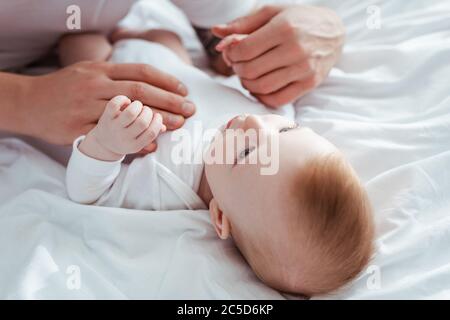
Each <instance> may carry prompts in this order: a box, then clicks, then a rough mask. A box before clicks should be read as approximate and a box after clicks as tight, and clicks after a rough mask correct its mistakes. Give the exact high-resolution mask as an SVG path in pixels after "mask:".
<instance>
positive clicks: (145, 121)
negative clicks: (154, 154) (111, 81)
mask: <svg viewBox="0 0 450 320" xmlns="http://www.w3.org/2000/svg"><path fill="white" fill-rule="evenodd" d="M164 131H166V126H165V125H164V124H163V122H162V117H161V115H160V114H159V113H153V111H152V110H151V109H150V108H149V107H147V106H144V105H142V103H141V102H140V101H134V102H131V101H130V99H128V98H127V97H125V96H117V97H115V98H113V99H112V100H111V101H109V102H108V104H107V105H106V108H105V111H104V112H103V114H102V116H101V117H100V120H99V121H98V124H97V126H96V127H95V128H94V129H93V130H92V131H91V132H90V133H89V134H88V136H87V137H86V139H85V140H84V141H83V143H82V144H80V151H81V152H83V153H86V154H87V155H88V156H91V157H94V158H97V159H100V160H106V161H114V160H119V159H120V158H121V157H123V156H124V155H127V154H132V153H137V152H139V151H141V150H142V149H143V148H145V147H147V146H148V145H149V144H150V143H151V142H153V141H154V140H155V139H156V138H157V137H158V135H159V134H160V133H162V132H164ZM86 140H88V141H86ZM94 140H95V141H94ZM94 149H97V150H94Z"/></svg>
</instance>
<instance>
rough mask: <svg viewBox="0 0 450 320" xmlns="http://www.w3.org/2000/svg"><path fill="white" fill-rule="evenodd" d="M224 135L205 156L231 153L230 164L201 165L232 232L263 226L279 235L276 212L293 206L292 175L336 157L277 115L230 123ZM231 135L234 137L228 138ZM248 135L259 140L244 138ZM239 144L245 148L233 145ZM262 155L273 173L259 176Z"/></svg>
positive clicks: (323, 142)
mask: <svg viewBox="0 0 450 320" xmlns="http://www.w3.org/2000/svg"><path fill="white" fill-rule="evenodd" d="M226 129H227V130H223V131H222V132H221V133H220V136H216V139H214V141H213V143H212V144H211V147H210V149H209V152H208V153H210V154H211V153H215V154H217V150H222V151H223V152H224V154H226V155H227V156H229V154H230V153H231V154H232V156H231V157H229V159H231V161H225V163H224V164H214V163H212V164H211V163H208V162H207V163H206V164H205V172H206V177H207V180H208V183H209V185H210V188H211V191H212V193H213V196H214V199H215V201H216V202H217V204H218V206H219V207H220V210H221V211H222V212H223V214H224V215H225V216H226V217H227V218H228V219H229V220H230V222H231V228H232V229H233V224H235V225H237V224H242V225H249V226H255V224H261V225H260V226H261V227H264V226H265V227H267V226H270V227H271V228H270V230H272V231H275V230H276V228H277V226H279V227H280V230H283V227H282V226H281V225H279V224H278V223H277V222H278V220H279V219H278V218H279V213H280V210H286V209H288V208H289V207H291V206H292V205H293V204H292V203H290V202H291V201H293V200H292V199H293V197H291V196H290V192H291V190H289V187H288V186H289V185H290V183H289V182H290V181H291V179H293V177H294V176H295V175H294V173H295V172H298V170H301V167H302V166H303V165H304V164H305V163H306V162H307V161H308V160H309V159H311V158H313V157H316V156H321V155H327V154H329V153H333V152H336V151H337V149H336V147H335V146H333V145H332V144H331V143H330V142H328V141H327V140H326V139H324V138H323V137H321V136H319V135H318V134H316V133H314V132H313V131H312V130H311V129H309V128H306V127H302V126H298V125H297V124H296V123H295V122H293V121H292V120H290V119H287V118H284V117H281V116H278V115H264V116H255V115H242V116H238V117H236V118H233V119H231V120H230V121H229V122H228V124H227V125H226ZM225 131H227V134H226V133H225ZM230 131H231V133H232V134H228V133H229V132H230ZM249 132H257V135H246V134H247V133H249ZM240 139H241V140H245V143H242V144H241V145H239V143H236V140H240ZM274 141H278V143H273V142H274ZM270 151H273V152H272V153H271V152H270ZM261 155H270V158H271V159H272V161H278V167H277V170H276V172H274V173H273V174H262V170H261V169H262V168H264V166H266V165H267V162H266V160H267V159H263V157H262V156H261ZM225 160H227V159H225ZM252 229H254V230H257V229H259V228H252Z"/></svg>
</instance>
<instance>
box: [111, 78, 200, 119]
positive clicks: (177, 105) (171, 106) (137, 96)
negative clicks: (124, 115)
mask: <svg viewBox="0 0 450 320" xmlns="http://www.w3.org/2000/svg"><path fill="white" fill-rule="evenodd" d="M110 90H111V92H113V91H114V92H120V93H122V94H124V95H126V96H128V97H129V98H130V99H131V100H139V101H142V103H144V104H146V105H148V106H150V107H156V108H158V109H161V110H165V111H168V112H170V113H175V114H180V115H183V116H185V117H190V116H191V115H193V114H194V112H195V105H194V104H193V103H192V102H191V101H189V100H187V99H185V98H183V97H181V96H179V95H177V94H174V93H171V92H168V91H165V90H163V89H160V88H158V87H155V86H152V85H149V84H147V83H144V82H136V81H115V82H114V83H113V85H112V86H111V89H110Z"/></svg>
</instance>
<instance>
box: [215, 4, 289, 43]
mask: <svg viewBox="0 0 450 320" xmlns="http://www.w3.org/2000/svg"><path fill="white" fill-rule="evenodd" d="M281 10H282V7H280V6H264V7H262V8H261V9H258V10H256V11H255V12H254V13H251V14H249V15H247V16H243V17H240V18H237V19H236V20H233V21H231V22H230V23H228V24H221V25H217V26H214V27H213V28H212V32H213V34H214V35H215V36H216V37H219V38H224V37H226V36H229V35H230V34H250V33H253V32H255V31H256V30H258V29H259V28H261V27H262V26H264V25H265V24H267V23H268V22H269V21H270V20H271V19H272V18H273V17H274V16H276V15H277V14H278V13H279V12H280V11H281Z"/></svg>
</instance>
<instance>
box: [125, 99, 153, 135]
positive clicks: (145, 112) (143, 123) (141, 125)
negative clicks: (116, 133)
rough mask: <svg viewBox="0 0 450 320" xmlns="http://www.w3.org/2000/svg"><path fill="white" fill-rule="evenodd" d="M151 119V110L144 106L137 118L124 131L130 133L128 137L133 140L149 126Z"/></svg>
mask: <svg viewBox="0 0 450 320" xmlns="http://www.w3.org/2000/svg"><path fill="white" fill-rule="evenodd" d="M152 118H153V112H152V109H150V108H149V107H147V106H144V107H143V108H142V111H141V113H140V114H139V116H138V117H137V118H136V120H134V122H133V123H132V124H131V125H130V126H129V127H128V128H127V129H126V130H127V131H128V132H129V133H130V135H131V136H132V137H133V138H137V137H138V136H140V135H141V134H142V133H143V132H144V131H145V130H147V128H148V127H149V126H150V123H151V122H152Z"/></svg>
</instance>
